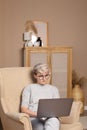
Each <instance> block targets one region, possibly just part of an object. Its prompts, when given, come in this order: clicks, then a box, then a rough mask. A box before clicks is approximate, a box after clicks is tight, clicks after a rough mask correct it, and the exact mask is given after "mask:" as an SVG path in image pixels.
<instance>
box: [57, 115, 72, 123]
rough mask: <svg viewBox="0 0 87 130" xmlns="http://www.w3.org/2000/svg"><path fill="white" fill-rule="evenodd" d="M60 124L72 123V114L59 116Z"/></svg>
mask: <svg viewBox="0 0 87 130" xmlns="http://www.w3.org/2000/svg"><path fill="white" fill-rule="evenodd" d="M59 120H60V122H61V123H62V124H72V123H74V119H73V117H72V116H63V117H60V118H59Z"/></svg>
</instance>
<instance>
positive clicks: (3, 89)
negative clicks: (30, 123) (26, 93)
mask: <svg viewBox="0 0 87 130" xmlns="http://www.w3.org/2000/svg"><path fill="white" fill-rule="evenodd" d="M31 72H32V68H31V67H12V68H1V69H0V99H3V100H4V103H5V105H6V107H7V110H8V111H10V112H18V111H19V109H20V99H21V93H22V90H23V88H24V87H25V86H26V85H28V84H29V83H32V82H33V80H32V76H31Z"/></svg>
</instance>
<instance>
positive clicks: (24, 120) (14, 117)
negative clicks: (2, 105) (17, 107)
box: [5, 113, 32, 130]
mask: <svg viewBox="0 0 87 130" xmlns="http://www.w3.org/2000/svg"><path fill="white" fill-rule="evenodd" d="M5 121H6V123H5V125H6V126H7V129H9V130H12V129H13V130H19V129H23V130H32V126H31V121H30V118H29V116H28V115H27V114H25V113H5Z"/></svg>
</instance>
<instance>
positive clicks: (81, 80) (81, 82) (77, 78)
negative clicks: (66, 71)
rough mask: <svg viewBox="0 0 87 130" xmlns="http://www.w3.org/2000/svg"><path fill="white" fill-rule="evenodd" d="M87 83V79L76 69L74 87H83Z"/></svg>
mask: <svg viewBox="0 0 87 130" xmlns="http://www.w3.org/2000/svg"><path fill="white" fill-rule="evenodd" d="M86 83H87V79H86V78H85V77H84V76H82V77H80V76H79V75H78V74H77V72H76V71H75V70H73V71H72V88H74V87H75V86H76V85H79V86H80V87H81V88H82V87H83V86H84V85H85V84H86Z"/></svg>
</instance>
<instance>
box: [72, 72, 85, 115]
mask: <svg viewBox="0 0 87 130" xmlns="http://www.w3.org/2000/svg"><path fill="white" fill-rule="evenodd" d="M86 83H87V79H86V78H85V77H84V76H82V77H80V76H79V75H78V74H77V72H76V71H75V70H73V71H72V97H73V98H74V100H75V101H79V100H80V101H82V103H83V108H82V110H81V114H82V113H83V111H84V93H83V89H82V87H83V86H85V84H86Z"/></svg>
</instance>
